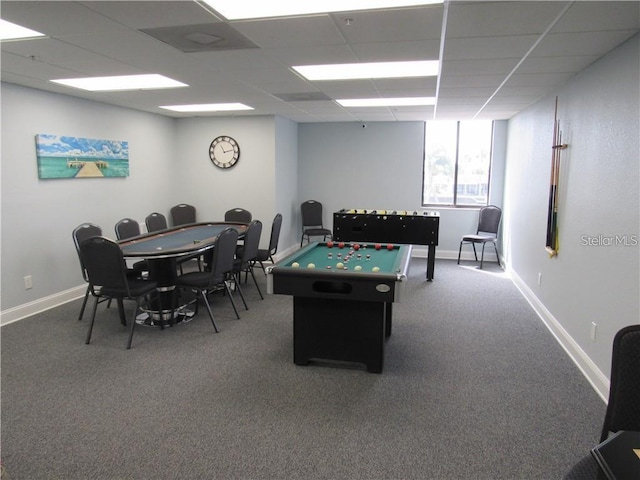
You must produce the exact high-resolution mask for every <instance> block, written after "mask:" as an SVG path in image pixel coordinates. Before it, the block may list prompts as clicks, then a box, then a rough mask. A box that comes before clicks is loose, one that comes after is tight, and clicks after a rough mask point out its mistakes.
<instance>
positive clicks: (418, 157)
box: [298, 122, 506, 258]
mask: <svg viewBox="0 0 640 480" xmlns="http://www.w3.org/2000/svg"><path fill="white" fill-rule="evenodd" d="M363 126H365V127H363ZM505 127H506V122H496V129H495V141H494V144H495V146H494V150H495V153H496V156H495V158H494V166H493V167H492V175H495V178H494V179H493V180H492V183H491V192H490V201H491V203H494V204H496V205H499V206H501V205H502V183H503V176H504V161H505V157H504V151H505V147H504V146H505V142H506V128H505ZM298 131H299V140H298V142H299V156H298V196H299V197H300V199H301V200H302V201H304V200H308V199H313V200H318V201H320V202H322V204H323V205H324V207H325V208H324V216H325V225H328V226H329V228H331V226H332V215H331V214H332V212H334V211H338V210H340V209H342V208H363V209H385V210H410V211H418V212H421V211H422V210H424V209H423V208H422V204H421V202H422V173H423V162H424V134H425V132H424V123H423V122H375V123H366V124H363V123H304V124H301V125H299V126H298ZM429 210H437V211H439V212H440V217H441V218H440V239H439V246H438V249H437V252H438V253H437V254H438V257H439V258H453V257H457V255H458V246H459V244H460V237H461V235H463V234H465V233H470V232H474V231H475V228H476V226H477V221H478V210H477V209H464V208H459V209H455V208H429ZM416 250H418V251H423V252H421V253H422V254H423V253H424V250H425V248H424V247H417V248H416ZM419 254H420V253H419ZM469 255H472V254H471V253H469ZM490 257H491V254H490V253H489V254H488V256H487V258H490ZM494 258H495V257H494Z"/></svg>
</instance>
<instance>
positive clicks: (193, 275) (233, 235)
mask: <svg viewBox="0 0 640 480" xmlns="http://www.w3.org/2000/svg"><path fill="white" fill-rule="evenodd" d="M237 243H238V231H237V230H236V229H234V228H231V227H229V228H226V229H225V230H223V231H222V232H220V233H219V234H218V237H217V238H216V241H215V246H214V247H213V256H212V258H211V271H207V272H189V273H185V274H184V275H180V276H179V277H178V283H177V285H178V288H180V289H191V290H194V291H196V292H197V293H198V295H200V296H201V297H202V300H203V301H204V304H205V305H206V307H207V312H209V318H211V323H212V324H213V329H214V330H215V331H216V332H218V327H217V326H216V322H215V320H214V318H213V312H212V311H211V304H210V303H209V298H208V296H209V294H210V293H211V292H213V291H215V290H217V289H219V288H220V287H222V288H224V289H225V290H226V293H227V294H228V295H229V299H230V300H231V305H232V306H233V311H234V312H235V313H236V318H238V319H239V318H240V315H238V309H237V308H236V304H235V302H234V301H233V294H232V292H231V289H230V288H229V284H228V283H227V280H228V279H229V277H230V275H231V274H232V272H233V264H234V257H235V251H236V245H237ZM197 302H198V300H197V299H196V301H195V304H196V312H197V306H198V303H197Z"/></svg>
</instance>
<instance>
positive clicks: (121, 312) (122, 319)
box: [117, 298, 127, 326]
mask: <svg viewBox="0 0 640 480" xmlns="http://www.w3.org/2000/svg"><path fill="white" fill-rule="evenodd" d="M117 303H118V314H119V315H120V323H122V325H125V326H126V325H127V317H126V316H125V314H124V301H123V300H122V298H118V299H117Z"/></svg>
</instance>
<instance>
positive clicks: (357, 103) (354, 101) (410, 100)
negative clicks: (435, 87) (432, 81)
mask: <svg viewBox="0 0 640 480" xmlns="http://www.w3.org/2000/svg"><path fill="white" fill-rule="evenodd" d="M336 102H338V103H339V104H340V105H342V106H343V107H414V106H421V105H435V103H436V98H435V97H403V98H345V99H341V100H336Z"/></svg>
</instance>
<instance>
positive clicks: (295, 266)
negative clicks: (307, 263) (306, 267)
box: [291, 262, 300, 268]
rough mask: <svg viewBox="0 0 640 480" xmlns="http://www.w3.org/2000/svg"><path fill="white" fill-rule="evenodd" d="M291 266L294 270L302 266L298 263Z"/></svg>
mask: <svg viewBox="0 0 640 480" xmlns="http://www.w3.org/2000/svg"><path fill="white" fill-rule="evenodd" d="M291 266H292V267H293V268H298V267H299V266H300V264H299V263H298V262H293V263H292V264H291Z"/></svg>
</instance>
